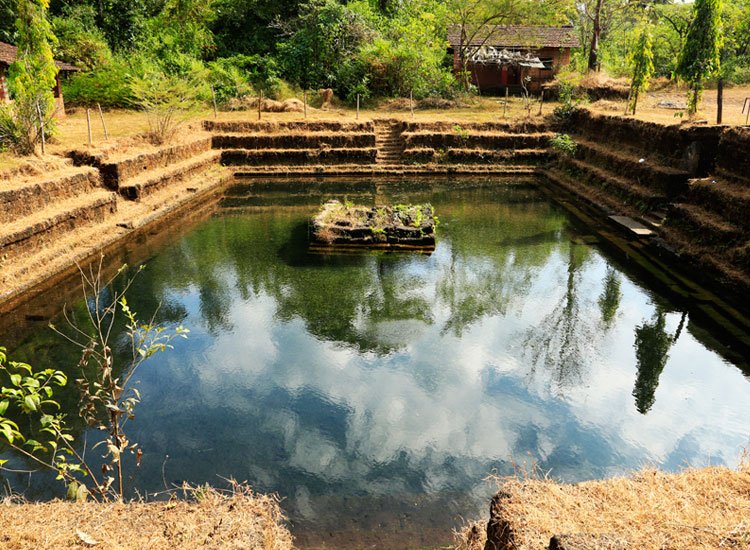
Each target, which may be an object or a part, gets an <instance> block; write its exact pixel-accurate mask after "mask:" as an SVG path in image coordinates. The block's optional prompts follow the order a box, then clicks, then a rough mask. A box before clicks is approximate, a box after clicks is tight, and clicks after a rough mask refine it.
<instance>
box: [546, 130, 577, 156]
mask: <svg viewBox="0 0 750 550" xmlns="http://www.w3.org/2000/svg"><path fill="white" fill-rule="evenodd" d="M549 144H550V147H552V149H553V150H555V151H557V152H558V153H559V154H560V155H562V156H565V157H572V156H574V155H575V154H576V151H578V144H577V143H576V142H575V141H574V140H573V138H571V137H570V136H569V135H568V134H555V136H554V137H552V138H550V140H549Z"/></svg>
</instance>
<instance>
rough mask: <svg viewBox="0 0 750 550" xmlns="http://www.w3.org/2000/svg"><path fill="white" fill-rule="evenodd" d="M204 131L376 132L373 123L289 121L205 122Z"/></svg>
mask: <svg viewBox="0 0 750 550" xmlns="http://www.w3.org/2000/svg"><path fill="white" fill-rule="evenodd" d="M203 129H204V130H207V131H209V132H217V133H223V134H225V133H259V132H265V133H287V132H294V131H297V132H355V133H363V132H365V133H367V132H370V133H371V132H373V131H374V130H375V125H374V124H373V122H372V121H356V122H343V121H338V120H287V121H264V120H259V121H250V120H236V121H224V120H222V121H218V120H205V121H203Z"/></svg>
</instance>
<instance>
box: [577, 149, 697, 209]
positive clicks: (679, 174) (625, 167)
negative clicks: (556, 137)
mask: <svg viewBox="0 0 750 550" xmlns="http://www.w3.org/2000/svg"><path fill="white" fill-rule="evenodd" d="M575 141H576V143H577V144H578V151H577V153H576V158H577V159H579V160H582V161H585V162H587V163H589V164H593V165H597V166H599V167H601V168H603V169H606V170H608V171H610V172H612V173H615V174H627V178H628V179H629V180H632V181H634V182H637V183H638V184H639V185H641V186H643V187H648V188H651V189H654V190H656V191H657V192H659V193H660V194H662V195H665V196H667V197H675V196H677V195H679V194H680V193H683V192H685V191H686V190H687V188H688V177H689V174H688V173H687V172H686V171H684V170H678V169H676V168H672V167H670V166H666V165H664V164H661V163H660V159H658V158H653V157H650V156H649V155H647V154H646V153H644V154H643V155H642V156H641V155H640V154H636V153H635V152H633V151H629V150H627V149H622V148H616V149H613V148H611V147H606V146H604V145H601V144H599V143H594V142H592V141H588V140H585V139H581V138H578V137H576V138H575Z"/></svg>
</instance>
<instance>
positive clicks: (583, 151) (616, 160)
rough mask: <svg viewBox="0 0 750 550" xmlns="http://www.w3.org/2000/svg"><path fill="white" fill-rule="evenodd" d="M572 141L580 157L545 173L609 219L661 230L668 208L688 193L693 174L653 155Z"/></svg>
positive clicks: (560, 160) (584, 140)
mask: <svg viewBox="0 0 750 550" xmlns="http://www.w3.org/2000/svg"><path fill="white" fill-rule="evenodd" d="M573 139H574V140H575V142H576V144H577V151H576V154H575V155H574V156H564V155H561V156H560V157H559V158H558V162H557V163H556V164H555V165H553V166H552V167H549V168H547V170H546V173H547V175H548V176H549V177H551V178H552V179H553V180H554V181H556V182H557V183H559V184H560V185H561V186H563V187H564V188H566V189H568V190H569V191H571V192H574V193H576V194H577V195H579V196H582V197H583V198H585V199H587V200H588V201H589V202H592V203H594V204H596V205H598V206H600V207H602V208H603V209H604V210H605V211H608V212H609V213H610V214H625V215H628V216H632V217H634V218H639V219H641V220H643V221H644V222H645V223H646V224H647V225H648V226H653V227H659V226H661V224H662V223H663V221H664V219H665V217H666V214H667V208H668V205H669V204H670V203H671V202H672V201H673V200H674V199H675V198H676V197H678V196H680V195H681V194H682V193H684V192H685V191H686V190H687V188H688V180H689V178H690V174H689V173H688V172H687V171H686V170H683V169H681V168H678V167H675V166H673V165H671V164H670V161H669V159H665V158H663V157H660V156H659V155H656V154H654V153H653V152H652V151H648V150H644V149H639V148H635V147H631V146H626V145H619V146H618V147H617V148H616V149H613V148H608V147H605V146H603V145H601V144H600V143H597V142H594V141H592V140H590V139H589V138H587V137H586V136H581V135H574V136H573Z"/></svg>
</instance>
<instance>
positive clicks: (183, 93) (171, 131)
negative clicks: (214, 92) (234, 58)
mask: <svg viewBox="0 0 750 550" xmlns="http://www.w3.org/2000/svg"><path fill="white" fill-rule="evenodd" d="M194 76H195V77H193V78H186V77H182V76H176V75H170V74H166V73H164V72H162V71H159V70H153V69H152V70H149V71H147V72H145V73H144V74H143V76H137V77H133V78H132V79H131V81H130V88H131V91H132V93H133V96H134V98H135V102H136V104H137V105H138V106H139V107H141V108H142V109H143V110H144V111H146V113H147V114H148V119H149V128H150V130H149V136H148V137H149V139H150V140H151V142H152V143H153V144H154V145H161V144H163V143H166V142H168V141H170V140H171V139H172V138H174V136H175V134H176V133H177V130H178V129H179V127H180V126H181V125H182V124H183V123H184V122H185V121H186V120H187V119H188V118H189V117H190V115H191V114H192V113H193V112H194V111H195V110H196V109H197V108H198V106H199V105H200V102H201V100H202V98H204V97H205V96H206V95H208V93H207V91H206V89H205V88H206V84H205V80H204V79H203V78H201V76H202V75H194Z"/></svg>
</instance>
